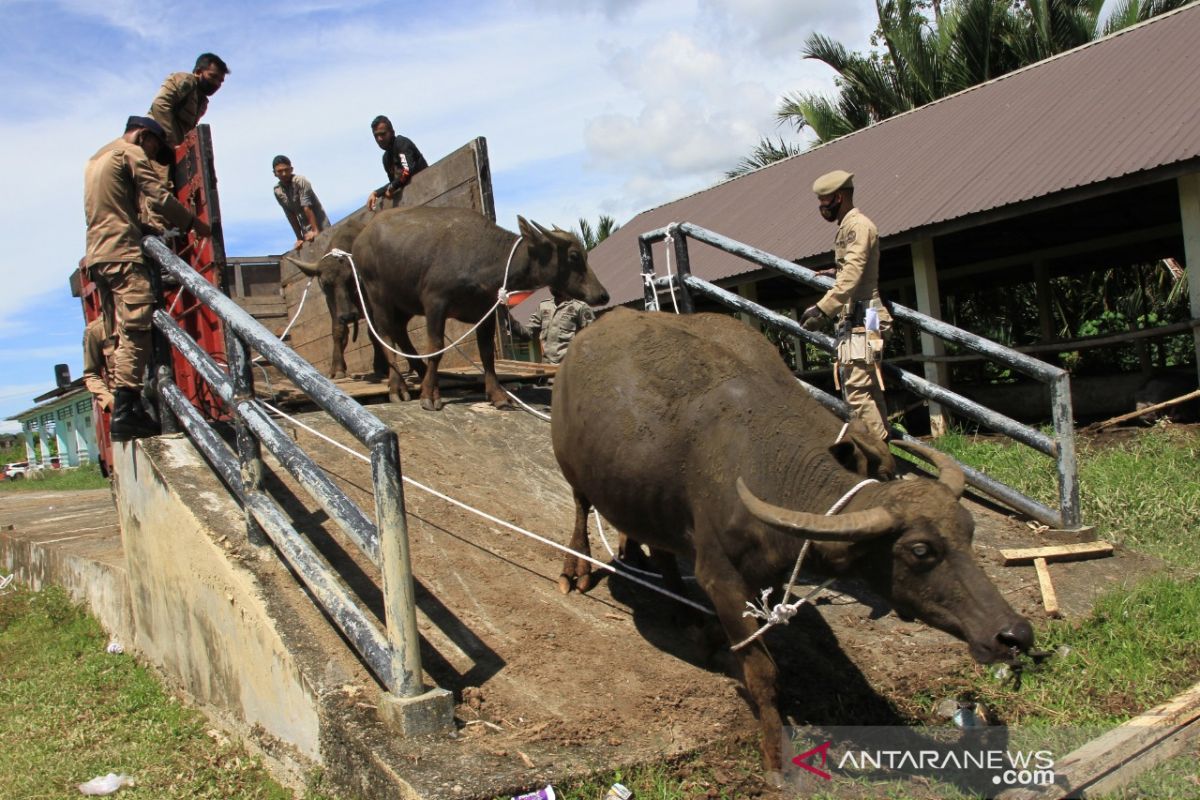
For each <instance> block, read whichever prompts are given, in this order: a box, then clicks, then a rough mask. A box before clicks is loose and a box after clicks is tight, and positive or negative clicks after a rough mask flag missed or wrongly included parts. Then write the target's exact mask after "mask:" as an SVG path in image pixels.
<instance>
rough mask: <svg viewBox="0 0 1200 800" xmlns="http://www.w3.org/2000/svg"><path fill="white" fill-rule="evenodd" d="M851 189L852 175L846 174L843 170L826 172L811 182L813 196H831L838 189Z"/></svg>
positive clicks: (852, 183)
mask: <svg viewBox="0 0 1200 800" xmlns="http://www.w3.org/2000/svg"><path fill="white" fill-rule="evenodd" d="M853 188H854V173H852V172H846V170H844V169H835V170H834V171H833V172H826V173H825V174H824V175H822V176H821V177H819V178H817V179H816V180H815V181H813V194H817V195H826V194H833V193H834V192H836V191H837V190H838V189H853Z"/></svg>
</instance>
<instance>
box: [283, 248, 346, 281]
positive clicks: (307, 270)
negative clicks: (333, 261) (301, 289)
mask: <svg viewBox="0 0 1200 800" xmlns="http://www.w3.org/2000/svg"><path fill="white" fill-rule="evenodd" d="M327 258H341V256H335V255H334V254H333V253H332V252H330V253H326V254H325V255H323V256H321V257H320V258H318V259H317V260H316V261H301V260H300V259H298V258H293V257H292V256H288V255H285V256H284V257H283V260H284V261H290V262H291V263H293V264H295V265H296V267H297V269H299V270H300V271H301V272H303V273H304V274H305V275H307V276H309V277H310V278H315V277H317V276H318V275H320V274H321V262H322V261H324V260H325V259H327Z"/></svg>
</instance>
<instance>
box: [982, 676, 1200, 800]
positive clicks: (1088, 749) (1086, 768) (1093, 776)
mask: <svg viewBox="0 0 1200 800" xmlns="http://www.w3.org/2000/svg"><path fill="white" fill-rule="evenodd" d="M1197 734H1200V683H1198V684H1196V685H1195V686H1193V687H1192V688H1190V689H1188V690H1187V691H1186V692H1184V693H1183V694H1181V695H1178V696H1177V697H1175V698H1174V699H1172V700H1169V701H1167V702H1166V703H1163V704H1162V705H1159V706H1156V707H1154V708H1152V709H1150V710H1149V711H1147V712H1146V713H1144V714H1142V715H1140V716H1137V717H1134V718H1133V719H1131V720H1129V721H1128V722H1126V723H1125V724H1124V725H1120V726H1118V727H1116V728H1113V729H1112V730H1111V731H1109V732H1108V733H1106V734H1104V735H1103V736H1100V737H1099V738H1097V739H1093V740H1092V741H1090V742H1088V743H1087V744H1085V745H1084V746H1083V747H1080V748H1078V749H1077V750H1075V751H1074V752H1071V753H1068V754H1067V755H1066V756H1063V757H1062V758H1061V759H1059V760H1058V761H1057V762H1056V763H1055V765H1054V773H1055V783H1054V786H1048V787H1045V788H1044V789H1038V790H1029V789H1016V790H1010V791H1007V792H1003V793H1002V794H1000V795H999V796H998V797H1000V798H1003V800H1034V798H1038V800H1058V798H1063V797H1099V796H1101V795H1103V794H1106V793H1109V792H1112V791H1114V790H1116V789H1118V788H1120V786H1123V785H1125V784H1126V783H1128V782H1129V781H1131V780H1133V778H1134V777H1136V776H1137V775H1138V774H1140V773H1141V772H1143V771H1144V770H1146V769H1149V768H1150V767H1152V766H1154V765H1155V764H1158V763H1160V762H1161V761H1163V760H1165V759H1167V758H1169V757H1171V756H1173V755H1175V754H1177V753H1179V752H1180V751H1181V750H1182V749H1183V748H1184V747H1185V746H1186V745H1187V744H1188V742H1190V741H1192V740H1194V739H1195V738H1196V736H1197Z"/></svg>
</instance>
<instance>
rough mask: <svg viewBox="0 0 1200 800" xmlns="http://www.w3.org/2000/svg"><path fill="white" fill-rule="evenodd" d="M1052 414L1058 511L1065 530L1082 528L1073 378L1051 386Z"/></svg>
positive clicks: (1063, 377) (1058, 380) (1063, 378)
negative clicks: (1056, 452) (1055, 445)
mask: <svg viewBox="0 0 1200 800" xmlns="http://www.w3.org/2000/svg"><path fill="white" fill-rule="evenodd" d="M1050 411H1051V414H1052V416H1053V419H1054V438H1055V443H1056V444H1057V445H1058V455H1057V457H1056V458H1055V459H1054V465H1055V467H1056V468H1057V469H1058V508H1059V513H1060V514H1061V515H1062V527H1063V528H1065V529H1067V530H1071V529H1073V528H1078V527H1079V526H1080V524H1081V520H1082V518H1083V515H1082V514H1081V512H1080V508H1079V465H1078V463H1077V461H1076V459H1075V415H1074V413H1073V412H1072V411H1071V376H1070V375H1068V374H1067V373H1065V372H1064V373H1063V374H1061V375H1059V376H1058V377H1056V378H1055V379H1054V380H1053V381H1052V382H1051V383H1050Z"/></svg>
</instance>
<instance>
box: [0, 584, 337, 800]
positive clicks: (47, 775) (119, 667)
mask: <svg viewBox="0 0 1200 800" xmlns="http://www.w3.org/2000/svg"><path fill="white" fill-rule="evenodd" d="M106 643H107V639H106V637H105V635H104V632H103V631H102V630H101V628H100V626H99V624H98V623H97V622H96V621H95V620H94V619H93V618H92V617H90V616H89V615H88V614H87V613H86V612H85V611H84V610H83V609H81V608H79V607H78V606H75V605H73V604H72V603H71V602H70V600H69V599H68V597H67V596H66V593H65V592H64V591H63V590H62V589H59V588H57V587H52V588H48V589H46V590H45V591H42V592H39V593H36V594H34V593H30V592H27V591H24V590H15V591H14V590H9V591H7V592H6V593H5V594H4V595H3V596H0V708H2V709H4V712H3V713H2V714H0V786H3V795H4V796H5V797H13V798H30V799H32V798H37V800H56V799H57V798H62V799H63V800H66V798H76V797H79V796H80V793H79V790H78V789H77V788H76V786H77V784H79V783H82V782H84V781H87V780H90V779H91V778H94V777H96V776H100V775H106V774H108V773H109V772H116V773H118V774H121V773H124V774H127V775H130V776H132V777H133V778H134V779H135V780H136V785H135V786H134V787H132V788H126V789H122V790H121V792H120V794H119V796H120V797H127V798H130V800H134V799H135V798H138V797H142V798H154V799H155V800H159V798H162V799H163V800H169V799H170V798H181V799H182V798H245V799H246V800H252V799H253V800H257V799H259V798H261V800H284V798H291V797H292V794H291V792H290V791H288V790H286V789H284V788H283V787H281V786H280V785H279V784H277V783H275V782H274V781H273V780H271V779H270V777H269V776H268V775H267V773H266V771H265V770H264V769H263V767H262V766H261V765H260V764H259V763H258V762H257V761H256V760H255V759H254V758H251V757H250V756H248V755H247V754H246V752H245V750H244V749H243V748H242V747H241V746H240V745H238V744H237V743H234V742H230V741H228V740H227V739H226V737H225V736H224V735H223V734H220V733H217V732H216V731H212V730H210V726H209V725H208V724H207V722H206V720H205V719H204V717H203V716H202V715H201V714H200V713H199V712H197V711H195V710H193V709H191V708H188V707H187V706H184V705H182V704H181V703H179V702H178V701H177V700H176V699H175V698H173V697H171V696H170V695H168V694H166V693H165V692H164V690H163V688H162V686H161V685H160V683H159V682H158V680H157V679H156V678H155V676H154V675H152V674H151V673H150V672H149V671H148V670H147V669H145V668H144V667H141V666H139V665H138V664H137V663H136V662H135V661H134V659H133V658H131V657H130V656H128V655H110V654H108V653H107V652H106V651H105V647H106ZM312 800H319V797H318V796H315V795H314V796H313V797H312Z"/></svg>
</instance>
